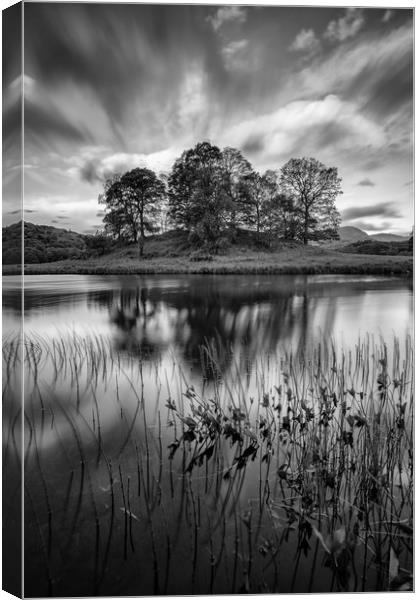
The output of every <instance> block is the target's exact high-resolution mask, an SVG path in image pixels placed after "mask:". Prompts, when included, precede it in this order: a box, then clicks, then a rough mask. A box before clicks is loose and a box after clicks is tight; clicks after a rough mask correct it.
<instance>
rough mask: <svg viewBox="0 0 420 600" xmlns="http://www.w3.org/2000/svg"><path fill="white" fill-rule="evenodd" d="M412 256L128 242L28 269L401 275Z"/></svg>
mask: <svg viewBox="0 0 420 600" xmlns="http://www.w3.org/2000/svg"><path fill="white" fill-rule="evenodd" d="M20 272H21V268H20V265H3V275H13V274H19V273H20ZM412 272H413V260H412V257H411V256H389V255H388V256H381V255H369V256H366V255H362V254H349V253H343V252H339V251H336V250H331V249H327V248H321V247H314V246H307V247H305V246H297V247H285V248H282V249H279V250H278V251H275V252H269V251H262V250H254V249H249V250H248V249H246V248H232V249H231V250H230V251H229V252H228V253H226V254H223V255H216V256H206V255H194V254H186V253H185V254H178V255H175V256H170V255H161V254H160V253H157V252H153V251H152V250H150V251H149V252H146V256H145V257H144V258H143V259H139V258H138V256H137V251H136V248H133V247H128V248H122V249H118V250H115V251H114V252H112V253H110V254H107V255H104V256H98V257H95V258H89V259H84V260H75V259H73V260H61V261H57V262H50V263H41V264H28V265H25V273H26V274H34V275H35V274H101V275H103V274H110V275H111V274H131V273H133V274H143V273H148V274H151V273H202V274H203V273H214V274H222V273H226V274H234V273H273V274H274V273H278V274H286V273H288V274H300V273H301V274H317V273H319V274H322V273H337V274H347V273H349V274H356V273H360V274H372V275H373V274H379V275H381V274H386V275H391V274H398V275H411V274H412Z"/></svg>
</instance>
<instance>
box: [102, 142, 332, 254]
mask: <svg viewBox="0 0 420 600" xmlns="http://www.w3.org/2000/svg"><path fill="white" fill-rule="evenodd" d="M341 193H342V192H341V179H340V178H339V177H338V174H337V169H336V168H335V167H326V166H325V165H323V164H322V163H321V162H319V161H318V160H316V159H315V158H291V159H290V160H289V161H288V162H287V163H286V164H285V165H284V166H283V167H282V168H281V169H278V170H276V171H274V170H270V171H266V172H265V173H263V174H259V173H257V172H256V171H254V170H253V168H252V166H251V164H250V162H249V161H248V160H247V159H246V158H245V157H244V156H243V154H242V153H241V152H240V151H239V150H237V149H236V148H231V147H227V148H224V149H222V150H221V149H220V148H218V147H217V146H215V145H212V144H211V143H210V142H207V141H204V142H200V143H198V144H196V145H195V146H194V147H193V148H190V149H189V150H185V151H184V152H183V153H182V155H181V156H180V157H179V158H177V159H176V160H175V162H174V164H173V166H172V169H171V171H170V173H168V174H164V173H161V174H159V176H158V175H156V173H154V172H153V171H152V170H150V169H146V168H143V167H142V168H140V167H139V168H136V169H132V170H131V171H128V172H127V173H124V174H122V175H121V174H117V175H115V176H113V177H112V178H110V179H108V180H107V181H106V182H105V184H104V192H103V194H102V195H101V196H100V201H101V202H103V203H104V204H105V205H106V214H105V216H104V223H105V230H106V232H107V233H109V234H110V235H111V236H112V237H113V238H114V239H117V240H118V241H121V242H124V241H131V242H136V243H138V244H139V252H140V255H142V254H143V246H144V239H145V236H146V234H148V233H152V232H154V231H156V230H163V228H165V229H166V228H167V227H168V226H172V227H174V226H175V227H176V228H180V229H184V230H186V231H188V232H189V237H190V241H191V242H194V243H196V244H198V245H201V246H202V247H207V248H208V249H209V250H211V251H217V250H218V249H220V248H221V247H222V245H223V244H222V242H223V240H226V239H230V240H234V238H235V235H236V232H237V231H238V230H239V228H242V229H245V230H248V231H255V233H256V234H257V236H256V239H257V240H259V241H260V242H261V243H264V244H271V242H272V241H275V240H279V239H284V240H297V241H302V242H303V243H304V244H307V243H308V242H309V241H321V240H325V239H332V238H336V237H338V226H339V223H340V217H339V214H338V211H337V209H336V206H335V202H336V199H337V197H338V195H339V194H341Z"/></svg>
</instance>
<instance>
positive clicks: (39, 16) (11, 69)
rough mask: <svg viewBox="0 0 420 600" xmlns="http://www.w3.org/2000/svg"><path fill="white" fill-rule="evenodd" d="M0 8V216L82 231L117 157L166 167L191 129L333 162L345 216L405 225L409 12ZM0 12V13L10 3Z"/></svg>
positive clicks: (226, 141)
mask: <svg viewBox="0 0 420 600" xmlns="http://www.w3.org/2000/svg"><path fill="white" fill-rule="evenodd" d="M12 11H13V9H9V11H6V13H3V23H5V22H7V28H6V30H5V29H4V32H5V33H4V34H3V225H8V224H10V223H13V222H15V221H17V220H19V219H20V214H19V207H20V200H19V185H18V183H19V177H20V169H19V161H20V149H19V146H18V144H17V143H16V139H17V138H18V135H19V111H20V94H19V90H20V89H21V86H22V83H23V87H24V115H25V130H24V186H25V187H24V191H25V195H24V197H25V200H24V208H25V215H24V217H25V220H27V221H31V222H33V223H38V224H46V225H54V226H56V227H64V228H66V229H72V230H73V231H79V232H82V233H92V232H94V231H96V230H97V229H98V228H100V227H101V225H102V218H103V214H104V206H103V205H101V204H99V202H98V196H99V195H100V194H101V192H102V189H103V182H104V180H105V179H106V178H107V177H108V176H110V175H111V174H112V173H115V172H124V171H126V170H128V169H131V168H134V167H137V166H146V167H149V168H152V169H154V170H155V171H156V172H158V173H159V172H168V171H170V169H171V166H172V164H173V162H174V160H175V159H176V158H177V157H179V156H180V155H181V154H182V152H183V151H184V150H186V149H188V148H191V147H193V146H194V145H195V144H196V143H198V142H200V141H203V140H208V141H210V142H211V143H213V144H216V145H217V146H219V147H220V148H224V147H226V146H231V147H235V148H238V149H240V150H241V151H242V153H243V154H244V156H245V157H246V158H247V159H248V160H249V161H250V162H251V164H252V165H253V167H254V168H255V169H256V170H257V171H259V172H263V171H265V170H266V169H280V168H281V167H282V166H283V165H284V164H285V163H286V162H287V161H288V160H289V159H290V158H292V157H293V158H298V157H304V156H305V157H314V158H316V159H318V160H320V161H321V162H322V163H324V164H325V165H326V166H328V167H332V166H335V167H337V168H338V174H339V176H340V177H341V178H342V189H343V194H342V195H341V196H339V198H338V199H337V208H338V210H339V212H340V214H341V216H342V225H351V226H355V227H359V228H361V229H363V230H365V231H366V232H368V233H371V234H373V233H378V232H390V233H396V234H407V233H408V232H410V230H411V227H412V225H413V223H414V216H413V208H414V207H413V141H414V129H413V13H412V10H410V9H390V8H382V9H379V8H365V9H362V8H344V7H341V8H340V7H337V8H321V7H318V8H315V7H313V8H308V7H280V6H271V7H261V6H238V5H235V6H220V5H219V6H211V5H207V6H205V5H195V6H191V5H190V6H188V5H178V6H176V5H173V4H172V5H144V4H143V5H141V4H126V5H124V4H91V5H89V4H86V3H78V4H67V3H62V2H61V3H58V4H53V3H25V5H24V22H25V28H24V75H23V78H22V77H21V73H20V66H19V52H18V51H17V50H18V49H17V48H16V44H17V43H18V42H17V41H18V38H19V36H18V35H16V31H17V30H18V27H19V14H18V10H16V9H14V12H13V13H12ZM8 12H10V14H8Z"/></svg>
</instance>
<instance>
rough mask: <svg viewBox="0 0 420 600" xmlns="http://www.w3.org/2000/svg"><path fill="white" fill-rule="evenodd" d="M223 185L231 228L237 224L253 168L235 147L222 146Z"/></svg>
mask: <svg viewBox="0 0 420 600" xmlns="http://www.w3.org/2000/svg"><path fill="white" fill-rule="evenodd" d="M221 164H222V171H223V186H224V190H225V192H226V197H227V200H228V202H229V204H228V205H227V210H228V221H229V222H228V225H229V227H230V228H231V230H232V233H233V230H234V229H235V227H237V225H239V222H240V208H241V199H242V198H243V194H244V189H245V188H246V185H247V182H248V181H249V178H250V177H251V175H252V174H253V170H252V167H251V164H250V163H249V161H247V160H246V158H244V156H243V155H242V153H241V152H240V151H239V150H237V149H236V148H229V147H228V148H223V150H222V158H221Z"/></svg>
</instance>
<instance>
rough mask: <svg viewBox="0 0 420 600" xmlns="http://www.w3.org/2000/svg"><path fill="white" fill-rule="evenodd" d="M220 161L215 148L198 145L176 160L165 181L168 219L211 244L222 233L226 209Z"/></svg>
mask: <svg viewBox="0 0 420 600" xmlns="http://www.w3.org/2000/svg"><path fill="white" fill-rule="evenodd" d="M221 159H222V153H221V151H220V149H219V148H218V147H217V146H212V145H211V144H210V143H209V142H201V143H199V144H197V145H196V146H195V147H194V148H191V149H190V150H187V151H185V152H183V154H182V156H181V157H180V158H178V159H177V160H176V161H175V164H174V166H173V168H172V171H171V174H170V176H169V181H168V195H169V215H170V218H171V219H172V220H173V221H174V222H175V223H176V224H177V225H178V226H180V227H182V228H184V229H188V230H190V232H191V233H192V234H195V235H199V236H200V237H202V238H203V241H205V242H211V243H212V242H214V241H215V240H216V239H217V237H218V236H220V234H221V231H222V230H223V223H224V218H225V213H226V208H227V194H226V191H225V189H224V186H223V183H224V180H223V169H222V162H221Z"/></svg>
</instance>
